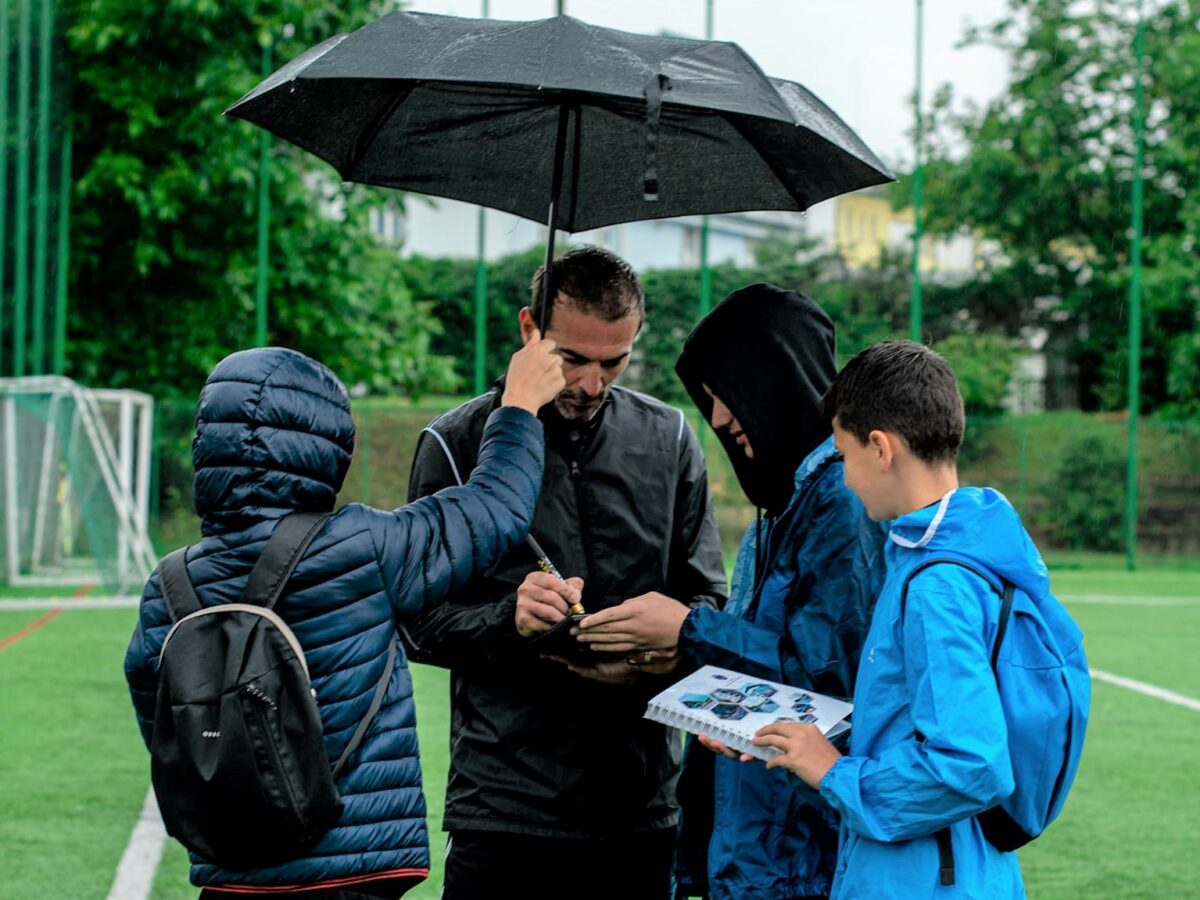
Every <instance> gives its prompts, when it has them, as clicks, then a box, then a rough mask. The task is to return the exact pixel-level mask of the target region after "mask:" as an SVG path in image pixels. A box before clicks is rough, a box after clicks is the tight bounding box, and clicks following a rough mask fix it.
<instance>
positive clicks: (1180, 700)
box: [1089, 669, 1200, 712]
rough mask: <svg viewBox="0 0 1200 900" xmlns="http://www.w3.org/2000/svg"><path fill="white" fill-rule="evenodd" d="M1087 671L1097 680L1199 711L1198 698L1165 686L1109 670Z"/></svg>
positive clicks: (1199, 701) (1199, 702) (1199, 703)
mask: <svg viewBox="0 0 1200 900" xmlns="http://www.w3.org/2000/svg"><path fill="white" fill-rule="evenodd" d="M1089 671H1090V673H1091V676H1092V677H1093V678H1095V679H1096V680H1097V681H1105V682H1107V683H1109V684H1115V685H1116V686H1117V687H1123V688H1126V689H1128V690H1131V691H1137V692H1138V693H1139V694H1144V695H1145V696H1147V697H1154V698H1156V699H1158V700H1166V701H1167V702H1168V703H1174V704H1175V705H1176V706H1182V707H1184V708H1186V709H1191V710H1194V711H1196V712H1200V700H1194V699H1192V698H1191V697H1185V696H1184V695H1183V694H1177V693H1175V692H1174V691H1168V690H1167V689H1166V688H1160V687H1158V686H1157V685H1153V684H1147V683H1146V682H1144V681H1134V680H1133V679H1132V678H1124V677H1122V676H1120V675H1113V674H1112V673H1111V672H1104V671H1101V670H1100V669H1091V670H1089Z"/></svg>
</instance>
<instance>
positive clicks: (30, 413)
mask: <svg viewBox="0 0 1200 900" xmlns="http://www.w3.org/2000/svg"><path fill="white" fill-rule="evenodd" d="M152 427H153V401H152V400H151V398H150V396H149V395H147V394H143V393H140V392H138V391H117V390H89V389H87V388H83V387H81V386H80V385H78V384H76V383H75V382H73V381H71V380H70V379H67V378H62V377H57V376H35V377H28V378H0V513H2V515H0V562H2V565H0V580H3V581H4V582H5V583H7V584H8V585H10V586H16V587H21V586H67V585H80V586H82V585H87V584H96V583H99V584H102V585H103V586H104V588H105V589H106V590H108V591H110V592H112V593H114V594H119V593H127V592H130V591H132V590H136V589H137V588H138V587H139V586H140V584H141V583H142V582H143V581H144V580H145V579H146V577H147V576H148V575H149V574H150V571H151V569H152V568H153V567H154V565H155V563H156V562H157V557H156V555H155V553H154V548H153V546H152V545H151V543H150V538H149V534H148V531H147V522H148V518H149V495H150V448H151V437H152Z"/></svg>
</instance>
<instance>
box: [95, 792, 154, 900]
mask: <svg viewBox="0 0 1200 900" xmlns="http://www.w3.org/2000/svg"><path fill="white" fill-rule="evenodd" d="M166 839H167V832H166V829H164V828H163V823H162V817H161V816H160V815H159V814H158V802H157V801H156V800H155V799H154V788H150V790H149V791H147V793H146V802H145V804H143V806H142V812H141V814H140V815H139V816H138V820H137V824H136V825H135V826H133V832H132V833H131V834H130V835H129V844H128V845H127V846H126V847H125V852H124V853H122V854H121V861H120V862H119V863H118V864H117V875H116V877H115V878H114V879H113V883H112V887H111V888H109V891H108V900H146V898H147V897H149V896H150V888H151V887H153V886H154V873H155V872H157V871H158V861H159V859H161V858H162V852H163V844H164V843H165V842H166Z"/></svg>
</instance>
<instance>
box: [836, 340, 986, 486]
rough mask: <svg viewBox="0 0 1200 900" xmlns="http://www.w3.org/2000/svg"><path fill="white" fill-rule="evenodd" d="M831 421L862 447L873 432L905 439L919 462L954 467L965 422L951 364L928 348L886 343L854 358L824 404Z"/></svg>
mask: <svg viewBox="0 0 1200 900" xmlns="http://www.w3.org/2000/svg"><path fill="white" fill-rule="evenodd" d="M821 405H822V409H823V411H824V414H825V416H826V417H827V418H829V419H830V420H832V419H833V418H835V417H836V418H837V420H838V426H839V427H841V428H842V429H843V430H844V431H848V432H850V433H851V434H852V435H854V437H855V438H857V439H858V441H859V442H860V443H862V444H865V443H866V442H867V438H868V436H869V435H870V434H871V432H872V431H876V430H879V431H890V432H892V433H894V434H898V435H900V437H902V438H904V440H905V441H906V442H907V443H908V446H909V448H910V449H911V450H912V452H913V453H914V454H915V455H916V456H917V458H918V459H920V460H922V461H923V462H925V463H927V464H931V465H936V464H944V463H953V462H954V461H955V460H956V459H957V458H958V449H959V447H961V446H962V439H963V429H964V427H965V420H964V415H963V402H962V397H961V395H960V394H959V392H958V382H957V381H956V380H955V378H954V371H953V370H952V369H951V368H950V364H949V363H947V362H946V360H945V359H943V358H942V357H941V356H940V355H938V354H937V353H934V352H933V351H932V350H930V349H929V348H928V347H926V346H923V345H922V344H916V343H913V342H912V341H884V342H883V343H881V344H876V345H875V346H873V347H868V348H867V349H866V350H863V351H862V352H861V353H859V354H857V355H856V356H854V357H853V358H852V359H851V360H850V361H849V362H848V363H846V365H845V367H844V368H843V369H842V371H840V372H838V374H837V376H836V377H835V378H834V379H833V383H832V384H831V385H830V386H829V390H828V391H826V392H825V396H824V398H823V399H822V401H821Z"/></svg>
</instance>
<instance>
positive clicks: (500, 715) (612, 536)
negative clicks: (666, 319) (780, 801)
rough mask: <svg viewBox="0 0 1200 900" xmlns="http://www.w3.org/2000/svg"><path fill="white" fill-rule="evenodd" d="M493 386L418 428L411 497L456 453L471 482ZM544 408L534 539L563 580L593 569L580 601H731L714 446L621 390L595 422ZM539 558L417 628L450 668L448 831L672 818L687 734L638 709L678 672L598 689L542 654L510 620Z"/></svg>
mask: <svg viewBox="0 0 1200 900" xmlns="http://www.w3.org/2000/svg"><path fill="white" fill-rule="evenodd" d="M499 398H500V391H499V389H496V390H493V391H491V392H489V393H487V394H484V395H482V396H480V397H476V398H475V399H474V400H471V401H469V402H468V403H465V404H463V405H462V406H460V407H458V408H456V409H453V410H451V411H450V412H448V413H446V414H445V415H443V416H441V417H440V418H438V419H437V420H436V421H434V422H433V423H432V425H431V426H430V430H432V431H433V432H436V435H437V436H436V437H435V436H434V435H432V434H430V433H429V431H428V430H427V432H426V433H424V434H423V435H422V438H421V441H420V444H419V446H418V448H417V453H416V456H415V458H414V461H413V471H412V477H411V480H410V482H409V499H410V501H411V500H413V499H415V498H417V497H422V496H425V495H426V494H431V493H433V492H434V491H436V490H438V489H440V488H443V487H445V486H446V485H448V484H454V483H456V481H457V480H458V478H457V477H456V474H455V471H454V469H452V467H451V464H450V460H449V457H450V456H452V457H453V459H454V465H455V467H456V468H457V473H458V476H461V478H462V479H463V480H465V479H466V478H467V476H468V475H469V473H470V471H471V469H472V468H473V467H474V465H475V457H476V454H477V452H478V449H479V441H480V437H481V435H482V430H483V425H484V422H485V421H486V420H487V417H488V415H489V414H490V412H491V411H492V409H493V408H495V406H496V405H497V404H498V403H499ZM542 419H543V421H544V423H545V425H546V468H545V476H544V480H543V484H542V493H541V499H540V500H539V502H538V507H537V511H536V513H535V514H534V520H533V529H532V533H533V535H534V536H535V537H536V538H537V540H538V542H539V543H540V544H541V546H542V548H543V549H544V550H545V551H546V553H547V554H548V555H549V557H550V559H551V560H552V561H553V562H554V564H555V565H556V566H557V568H558V570H559V571H560V572H562V574H563V576H564V577H571V576H574V575H578V576H580V577H582V578H583V579H584V582H585V584H584V589H583V603H584V606H585V607H586V608H587V610H588V611H589V612H596V611H598V610H600V609H603V608H605V607H608V606H613V605H616V604H618V603H621V602H622V601H624V600H626V599H628V598H630V597H636V596H637V595H639V594H643V593H646V592H647V591H661V592H663V593H664V594H667V595H668V596H671V597H674V598H676V599H678V600H681V601H683V602H684V603H688V604H690V605H704V606H712V607H719V606H720V605H721V604H723V603H724V599H725V590H726V589H725V572H724V566H723V562H722V558H721V547H720V541H719V539H718V536H717V529H716V520H715V517H714V515H713V511H712V504H711V502H710V500H709V493H708V480H707V473H706V469H705V464H704V457H703V454H702V453H701V451H700V447H699V444H698V442H697V441H696V437H695V435H694V434H693V433H692V430H691V428H690V427H689V426H688V424H687V422H686V421H685V420H684V417H683V414H682V413H681V412H680V411H679V410H677V409H673V408H671V407H669V406H667V405H665V404H663V403H660V402H659V401H657V400H655V399H653V398H651V397H647V396H645V395H642V394H638V393H636V392H634V391H628V390H624V389H622V388H616V387H614V388H612V389H611V390H610V392H609V396H608V399H607V400H606V402H605V405H604V407H603V408H602V410H601V411H600V412H599V413H598V414H597V417H596V419H595V420H593V422H592V423H590V427H584V428H582V429H581V428H579V427H578V426H571V425H569V424H568V423H566V422H564V421H563V420H562V419H561V418H560V417H559V416H558V415H557V413H555V412H554V411H553V409H552V408H547V409H546V410H543V412H542ZM438 438H440V440H439V439H438ZM443 442H444V446H443ZM447 454H449V456H448V455H447ZM535 569H536V564H535V557H534V554H533V552H532V551H531V550H529V549H528V547H524V546H523V547H520V548H518V549H517V550H516V551H514V552H512V553H510V554H509V556H507V557H506V558H505V559H503V560H502V561H501V562H500V563H499V564H498V565H497V566H495V567H494V568H493V569H492V570H490V571H489V572H488V573H487V574H486V575H485V577H483V578H482V579H480V580H478V581H477V582H475V583H473V584H471V585H469V586H468V587H467V588H465V589H464V590H462V591H460V592H459V593H458V594H456V595H453V596H451V598H450V599H449V601H448V602H447V603H445V604H443V605H441V606H439V607H438V608H437V609H436V610H434V611H431V612H430V613H429V614H428V615H425V616H424V617H423V618H421V619H420V620H418V622H417V623H416V624H415V625H413V626H410V628H409V635H410V640H411V643H412V646H410V648H409V649H410V651H411V653H412V656H413V658H414V659H415V660H417V661H419V662H426V663H432V664H434V665H440V666H444V667H448V668H449V669H451V680H452V693H451V704H452V714H453V718H452V722H451V759H450V778H449V785H448V788H447V796H446V813H445V820H444V827H445V828H446V830H448V831H453V830H459V829H477V830H489V831H509V832H520V833H526V834H539V835H545V836H552V837H575V838H580V837H583V838H592V837H603V836H606V835H618V834H624V835H628V834H631V833H637V832H642V831H650V830H654V829H659V828H668V827H673V826H674V824H675V821H676V810H677V807H676V803H675V796H674V793H675V780H676V778H677V773H678V766H679V749H680V742H679V737H678V734H677V733H675V732H673V731H668V730H667V729H665V728H663V727H662V726H660V725H656V724H654V723H652V722H649V721H647V720H645V719H643V718H642V714H643V713H644V712H645V708H646V701H647V700H648V699H649V698H650V697H651V696H653V695H654V694H655V693H657V692H658V691H660V690H662V689H663V688H664V687H666V686H667V685H668V684H670V683H671V682H672V681H674V680H675V678H676V676H674V675H672V676H658V677H654V676H649V675H639V676H638V681H637V682H636V683H635V684H632V685H612V684H603V683H599V682H596V681H593V680H588V679H584V678H581V677H579V676H577V675H575V674H573V673H571V672H570V671H568V670H567V669H566V668H565V667H564V666H562V665H561V664H559V663H555V662H551V661H548V660H544V659H541V658H540V657H539V656H538V654H537V653H536V651H535V650H533V649H532V648H531V647H530V646H528V644H527V642H526V640H525V639H523V638H521V637H520V635H518V634H517V630H516V625H515V623H514V620H513V617H514V610H515V606H516V591H517V587H518V586H519V585H520V584H521V582H522V581H523V580H524V579H525V576H526V575H528V574H529V573H530V572H532V571H534V570H535Z"/></svg>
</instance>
